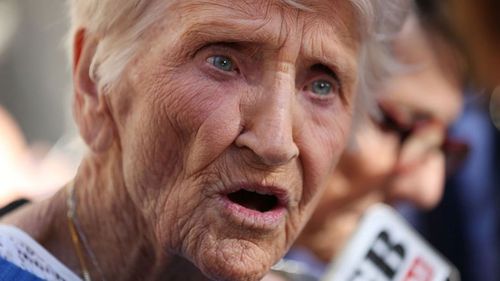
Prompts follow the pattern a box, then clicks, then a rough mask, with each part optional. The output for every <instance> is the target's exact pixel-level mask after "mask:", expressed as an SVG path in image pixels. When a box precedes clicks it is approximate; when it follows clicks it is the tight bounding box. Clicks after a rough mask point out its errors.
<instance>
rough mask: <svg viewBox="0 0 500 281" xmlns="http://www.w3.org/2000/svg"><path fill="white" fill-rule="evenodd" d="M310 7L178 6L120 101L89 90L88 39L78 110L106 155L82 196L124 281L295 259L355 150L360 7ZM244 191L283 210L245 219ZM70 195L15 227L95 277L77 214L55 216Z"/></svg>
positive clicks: (94, 156) (81, 179) (255, 267)
mask: <svg viewBox="0 0 500 281" xmlns="http://www.w3.org/2000/svg"><path fill="white" fill-rule="evenodd" d="M304 4H305V5H306V6H308V7H311V8H313V9H314V10H316V11H318V12H313V13H312V12H306V11H299V10H297V9H296V8H292V7H291V6H288V5H286V4H283V2H281V1H251V2H248V3H247V2H243V1H241V2H240V1H237V2H235V1H229V0H227V1H224V0H217V1H187V0H182V1H180V0H179V1H173V3H172V4H171V5H170V6H169V7H168V10H167V11H166V15H168V16H165V17H164V19H163V20H162V22H161V23H159V24H156V25H155V26H154V28H153V29H151V30H149V32H147V34H145V36H143V38H142V40H143V41H144V44H141V45H140V46H141V47H140V49H139V51H138V53H137V54H136V55H135V56H134V58H133V60H132V61H131V62H130V63H129V64H128V66H127V67H126V69H125V72H124V74H123V77H122V78H121V80H120V83H117V86H115V87H111V88H109V89H107V90H105V89H103V88H101V87H99V86H98V85H97V83H96V81H93V80H92V79H91V78H90V77H89V67H90V63H91V60H92V57H93V54H94V52H95V49H96V46H97V45H98V44H99V36H96V35H93V34H88V33H86V31H85V29H84V28H82V29H81V30H80V32H78V34H77V37H76V38H75V42H76V43H77V44H76V47H75V58H74V82H75V93H76V94H75V104H74V109H75V117H76V121H77V123H78V126H79V128H80V133H81V135H82V136H83V138H84V140H85V141H86V142H87V144H88V145H89V147H90V149H91V153H90V154H89V155H88V156H87V157H86V159H85V160H84V161H83V163H82V165H81V167H80V170H79V172H78V175H77V177H76V178H75V181H74V182H75V187H76V192H77V198H79V200H78V201H79V202H80V203H79V204H80V205H79V210H78V214H79V216H80V220H81V221H82V224H83V228H84V229H85V231H86V234H87V236H88V237H89V239H90V241H91V246H92V249H94V251H95V252H96V256H97V259H98V262H99V264H100V265H101V267H102V268H103V269H104V271H105V275H106V277H107V279H108V280H157V279H158V280H159V279H161V280H202V279H204V278H206V277H208V278H211V279H215V280H258V279H260V277H262V276H263V275H264V274H265V273H266V272H267V270H268V269H269V268H270V267H271V266H272V265H273V264H274V263H275V262H277V261H278V260H279V259H280V258H281V256H282V255H283V254H284V253H285V252H286V250H287V249H288V247H290V245H291V243H292V242H293V240H294V239H295V238H296V236H297V235H298V233H299V231H300V229H301V228H302V226H303V225H304V224H305V222H306V220H307V218H308V216H309V215H310V213H311V212H312V210H313V208H314V205H315V203H316V201H318V199H319V195H320V192H321V187H322V186H324V184H323V183H324V181H325V180H326V178H327V176H328V175H329V174H331V173H332V170H333V168H334V166H335V164H336V162H337V160H338V158H339V156H340V154H341V152H342V151H343V149H344V147H345V146H346V143H347V139H348V136H349V134H350V125H351V119H352V115H353V113H352V108H353V101H354V99H355V97H354V93H355V92H356V91H355V90H356V77H357V74H356V72H357V62H356V60H357V55H358V43H359V42H358V41H359V39H358V37H359V36H358V34H357V33H356V30H357V26H356V20H355V18H356V17H355V15H354V8H353V7H351V6H350V5H351V4H350V2H349V1H304ZM185 15H189V17H187V16H185ZM240 188H249V189H257V190H258V191H260V192H271V193H272V194H273V195H274V196H275V197H278V199H279V203H278V206H277V207H276V209H275V210H274V212H268V214H267V215H262V213H259V212H256V211H249V210H248V209H244V208H241V206H240V207H238V206H239V205H238V206H236V205H235V204H233V203H231V202H229V200H228V199H227V197H228V196H226V194H227V193H229V192H232V191H235V190H237V189H240ZM65 196H66V194H65V191H61V192H60V193H59V194H58V195H56V196H55V197H54V198H53V199H52V200H51V201H49V202H46V203H44V204H43V205H35V206H33V207H30V208H27V209H24V211H22V212H20V213H17V214H15V215H14V216H12V217H10V218H8V219H7V221H6V222H10V223H14V224H16V225H18V226H20V227H21V228H23V229H25V230H26V231H28V232H29V233H30V234H31V235H33V237H35V238H37V239H38V240H39V241H41V242H42V244H43V245H44V246H45V247H46V248H48V249H49V250H51V251H52V253H54V254H55V255H56V256H57V257H58V258H60V259H61V260H62V261H65V262H66V263H67V265H68V266H70V268H72V269H73V270H74V271H75V272H80V269H79V266H78V263H77V260H76V257H75V255H74V253H73V252H72V251H71V249H72V248H71V245H70V240H69V234H68V233H67V227H66V225H65V221H64V215H65V207H64V203H62V204H60V205H59V206H60V207H58V208H53V207H51V206H52V205H51V202H54V201H57V202H64V200H65ZM33 213H38V214H45V215H44V216H43V217H40V216H32V217H35V219H37V220H40V221H42V222H43V225H45V226H47V227H49V228H50V229H44V230H42V231H41V230H39V229H38V228H36V227H35V226H33V225H37V226H38V225H40V222H38V221H37V223H36V224H34V223H33V222H34V220H33V219H26V217H29V214H33ZM269 213H270V214H269ZM93 237H99V239H93ZM63 245H64V246H65V247H63ZM91 271H92V275H93V276H96V278H97V277H98V276H99V275H98V274H97V272H96V269H95V268H91ZM202 275H204V276H202Z"/></svg>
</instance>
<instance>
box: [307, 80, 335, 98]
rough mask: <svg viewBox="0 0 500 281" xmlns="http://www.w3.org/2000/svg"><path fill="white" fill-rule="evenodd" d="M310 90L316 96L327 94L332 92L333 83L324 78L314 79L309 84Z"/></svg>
mask: <svg viewBox="0 0 500 281" xmlns="http://www.w3.org/2000/svg"><path fill="white" fill-rule="evenodd" d="M310 91H311V92H313V93H315V94H317V95H318V96H327V95H329V94H330V93H332V91H333V85H332V83H330V82H328V81H326V80H316V81H314V82H312V84H311V85H310Z"/></svg>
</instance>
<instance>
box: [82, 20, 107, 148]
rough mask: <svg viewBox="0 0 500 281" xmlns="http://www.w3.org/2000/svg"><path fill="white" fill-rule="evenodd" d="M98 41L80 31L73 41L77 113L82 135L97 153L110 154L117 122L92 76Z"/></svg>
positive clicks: (83, 30)
mask: <svg viewBox="0 0 500 281" xmlns="http://www.w3.org/2000/svg"><path fill="white" fill-rule="evenodd" d="M98 43H99V41H98V39H97V38H95V37H93V36H92V35H90V34H89V33H87V32H86V31H85V29H79V30H78V31H77V32H76V34H75V38H74V42H73V46H74V49H73V83H74V92H75V100H74V104H73V107H74V108H73V110H74V115H75V120H76V123H77V125H78V128H79V130H80V135H81V136H82V138H83V140H84V141H85V142H86V143H87V145H88V146H89V147H90V148H91V150H92V151H93V152H95V153H101V152H104V151H106V150H107V149H108V148H109V147H110V146H111V145H112V143H113V140H114V137H115V134H114V126H115V124H114V121H113V118H112V115H111V111H110V108H109V104H108V102H107V100H106V96H105V95H104V94H103V93H100V92H99V91H100V89H99V86H98V84H97V82H98V81H95V75H93V74H91V71H94V70H93V69H91V67H92V63H93V61H94V57H95V54H96V50H97V46H98Z"/></svg>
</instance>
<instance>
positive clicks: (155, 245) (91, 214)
mask: <svg viewBox="0 0 500 281" xmlns="http://www.w3.org/2000/svg"><path fill="white" fill-rule="evenodd" d="M116 163H121V161H116V159H115V161H106V160H105V159H95V158H92V157H91V158H88V159H85V160H84V161H83V163H82V165H81V168H80V169H79V172H78V175H77V176H76V177H75V180H74V185H75V187H74V188H75V201H76V204H77V217H78V220H79V222H80V224H81V227H82V231H83V232H84V233H85V236H86V237H87V239H88V241H89V243H90V247H91V249H92V251H93V252H94V254H95V256H96V259H97V261H98V264H99V267H100V268H101V269H102V270H103V273H104V275H105V276H104V277H105V278H106V280H108V281H110V280H130V281H132V280H203V275H202V274H201V273H200V271H199V270H198V269H197V268H196V267H194V266H193V265H192V264H191V263H190V262H188V261H186V260H185V259H183V258H181V257H179V256H175V255H173V254H169V252H168V251H167V249H164V250H162V249H161V248H162V246H161V243H160V242H158V241H156V238H155V237H156V236H155V235H154V230H153V226H152V224H151V223H149V224H148V222H147V219H146V218H145V217H144V216H143V215H142V212H141V210H140V209H139V208H137V207H136V205H135V204H134V201H133V200H132V198H131V197H130V194H129V193H128V189H127V187H126V185H125V182H124V179H123V175H122V169H121V165H117V164H116ZM95 237H98V239H96V238H95ZM82 246H83V245H82ZM85 253H86V252H85ZM86 257H87V261H88V263H87V265H88V266H89V267H90V268H91V269H90V271H91V275H92V277H93V279H94V280H100V275H99V272H98V270H97V269H96V268H94V266H93V264H92V262H91V260H90V257H89V256H88V253H86Z"/></svg>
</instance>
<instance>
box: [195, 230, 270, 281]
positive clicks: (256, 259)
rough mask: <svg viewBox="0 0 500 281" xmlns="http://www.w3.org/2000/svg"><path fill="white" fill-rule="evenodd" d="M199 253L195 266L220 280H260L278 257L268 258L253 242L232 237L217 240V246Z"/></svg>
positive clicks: (213, 278) (210, 276) (209, 276)
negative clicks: (221, 240)
mask: <svg viewBox="0 0 500 281" xmlns="http://www.w3.org/2000/svg"><path fill="white" fill-rule="evenodd" d="M267 250H269V249H267ZM200 253H202V254H201V255H200V256H199V257H198V259H197V262H196V265H197V267H198V268H199V269H200V270H201V271H202V272H203V274H204V275H205V276H207V277H208V278H210V279H212V280H221V281H222V280H227V281H229V280H231V281H233V280H234V281H239V280H241V281H258V280H261V279H262V278H263V277H264V275H265V274H266V273H267V272H268V271H269V270H270V268H271V266H272V265H273V264H274V263H276V262H277V260H278V259H279V258H276V259H272V258H270V256H269V254H268V253H266V252H265V251H263V250H262V249H261V248H260V247H259V246H258V245H256V244H255V243H253V242H249V241H239V240H233V239H231V240H226V241H223V242H219V243H218V244H217V246H215V247H211V248H210V249H207V250H205V251H200Z"/></svg>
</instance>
